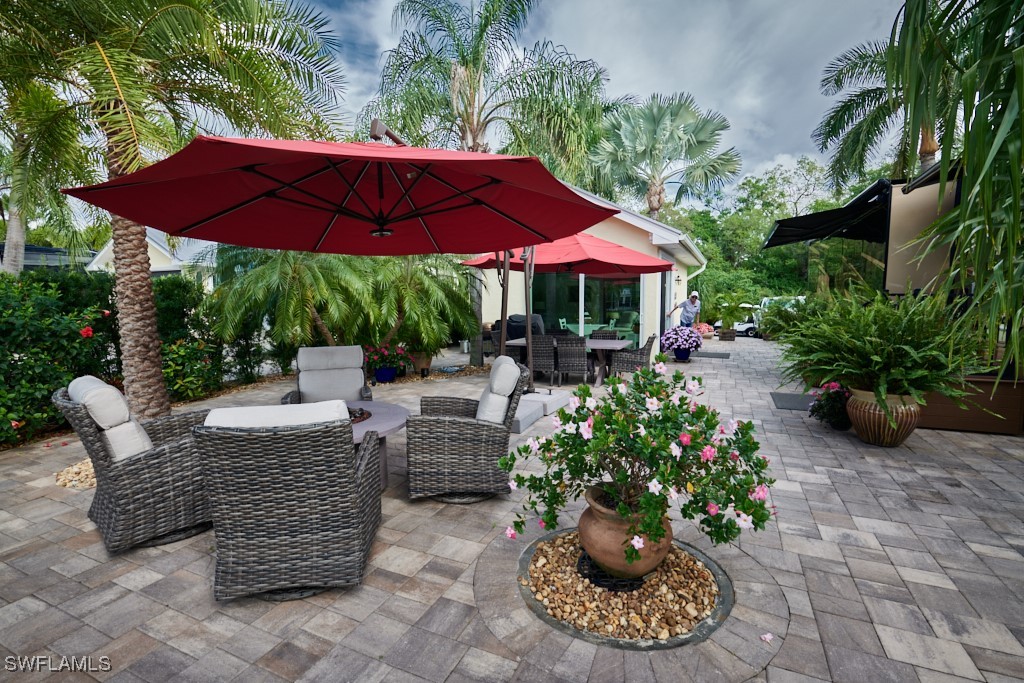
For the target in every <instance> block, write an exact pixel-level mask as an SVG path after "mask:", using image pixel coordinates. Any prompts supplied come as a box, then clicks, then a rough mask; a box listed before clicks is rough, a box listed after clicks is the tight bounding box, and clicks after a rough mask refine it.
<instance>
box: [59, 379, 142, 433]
mask: <svg viewBox="0 0 1024 683" xmlns="http://www.w3.org/2000/svg"><path fill="white" fill-rule="evenodd" d="M68 396H69V397H71V400H72V401H74V402H75V403H80V404H82V405H83V406H85V409H86V410H87V411H89V416H90V417H91V418H92V419H93V421H94V422H96V424H97V425H99V427H100V429H110V428H111V427H116V426H118V425H120V424H124V423H125V422H127V421H128V420H129V419H130V418H131V415H129V413H128V402H127V401H125V400H124V395H122V394H121V392H120V391H118V390H117V387H112V386H110V385H109V384H107V383H106V382H104V381H103V380H101V379H99V378H98V377H93V376H92V375H85V376H84V377H79V378H78V379H75V380H73V381H72V382H71V384H69V385H68Z"/></svg>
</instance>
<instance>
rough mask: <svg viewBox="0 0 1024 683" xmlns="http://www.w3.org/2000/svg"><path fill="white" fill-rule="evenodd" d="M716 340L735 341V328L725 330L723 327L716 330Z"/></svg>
mask: <svg viewBox="0 0 1024 683" xmlns="http://www.w3.org/2000/svg"><path fill="white" fill-rule="evenodd" d="M718 341H736V330H734V329H733V330H727V329H725V328H724V327H723V328H722V329H720V330H719V331H718Z"/></svg>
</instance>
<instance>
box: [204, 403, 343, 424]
mask: <svg viewBox="0 0 1024 683" xmlns="http://www.w3.org/2000/svg"><path fill="white" fill-rule="evenodd" d="M347 419H349V416H348V407H347V406H346V405H345V402H344V401H321V402H320V403H295V404H292V405H283V406H249V407H243V408H216V409H214V410H211V411H210V414H209V415H207V416H206V421H205V422H204V423H203V424H204V425H206V426H207V427H290V426H294V425H305V424H314V423H317V422H334V421H336V420H347Z"/></svg>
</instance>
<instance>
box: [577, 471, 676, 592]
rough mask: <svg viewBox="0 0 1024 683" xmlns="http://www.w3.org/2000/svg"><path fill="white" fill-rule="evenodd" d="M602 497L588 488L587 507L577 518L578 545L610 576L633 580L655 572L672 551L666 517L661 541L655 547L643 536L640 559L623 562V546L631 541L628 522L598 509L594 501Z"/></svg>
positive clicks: (595, 490)
mask: <svg viewBox="0 0 1024 683" xmlns="http://www.w3.org/2000/svg"><path fill="white" fill-rule="evenodd" d="M601 494H602V491H601V488H600V487H599V486H591V487H590V488H588V489H587V491H586V494H585V495H586V499H587V503H588V504H589V507H588V508H587V509H586V510H584V511H583V514H582V515H581V516H580V524H579V534H580V545H582V546H583V549H584V550H586V551H587V554H588V555H590V558H591V559H592V560H593V561H594V563H595V564H597V566H599V567H600V568H601V569H603V570H605V571H606V572H608V573H609V574H611V575H612V576H618V577H620V578H626V579H634V578H637V577H640V576H643V575H644V574H649V573H650V572H652V571H654V568H655V567H657V566H658V565H659V564H661V562H662V560H664V559H665V557H666V556H667V555H668V551H669V550H670V549H671V548H672V525H671V524H670V523H669V521H668V517H667V516H666V517H664V518H663V519H662V521H661V525H662V527H664V529H665V535H664V536H663V537H662V538H661V540H660V541H658V542H657V543H654V542H652V541H651V540H650V539H649V538H647V536H642V537H641V538H642V539H643V541H644V547H643V548H641V549H640V559H639V560H637V561H635V562H633V563H629V562H626V546H627V545H628V544H629V542H630V540H631V539H632V536H630V535H629V533H628V530H629V522H627V521H626V520H625V519H623V518H622V517H621V516H620V515H619V513H618V512H616V511H615V510H613V509H611V508H607V507H605V506H604V505H601V503H599V502H598V501H597V498H598V497H599V496H601Z"/></svg>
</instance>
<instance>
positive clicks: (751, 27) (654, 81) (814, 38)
mask: <svg viewBox="0 0 1024 683" xmlns="http://www.w3.org/2000/svg"><path fill="white" fill-rule="evenodd" d="M315 2H317V4H318V5H319V6H320V7H321V8H322V9H323V10H324V11H325V12H326V13H327V14H328V15H329V16H330V17H331V19H332V21H333V26H334V29H335V31H336V32H337V33H338V35H339V36H340V37H341V39H342V41H343V51H342V58H343V60H344V64H345V71H346V75H347V79H348V88H347V92H346V109H347V110H348V111H349V117H348V118H349V120H350V121H351V120H352V118H354V112H356V111H358V110H359V108H360V107H362V105H363V104H364V103H365V102H366V100H367V99H369V98H370V96H371V95H372V93H373V92H374V91H375V90H376V88H377V87H378V85H379V79H380V69H381V66H382V64H383V60H382V57H381V55H382V53H383V52H384V51H385V50H388V49H389V48H391V47H393V46H394V45H395V44H396V43H397V38H398V34H397V33H396V32H394V31H392V29H391V11H392V8H393V6H394V0H315ZM901 5H902V1H901V0H856V1H855V2H850V1H849V0H547V2H545V3H544V4H542V5H541V6H540V7H539V8H538V9H537V10H536V11H535V13H534V14H533V16H532V17H531V19H530V23H529V26H528V27H527V30H526V33H525V35H524V37H523V43H524V45H532V44H533V43H534V42H536V41H538V40H542V39H548V40H551V41H552V42H554V43H556V44H561V45H565V46H566V47H567V48H568V49H569V50H570V51H571V52H574V53H575V54H576V55H577V56H578V57H580V58H586V59H594V60H596V61H597V62H598V63H599V64H601V65H602V66H603V67H604V68H605V69H606V70H607V71H608V75H609V78H610V80H609V82H608V91H609V94H610V95H612V96H618V95H624V94H627V93H631V94H633V95H636V96H638V97H640V98H646V97H647V96H648V95H650V94H651V93H654V92H662V93H672V92H679V91H686V92H690V93H691V94H693V96H694V98H695V99H696V101H697V104H698V106H700V107H701V108H704V109H713V110H717V111H719V112H721V113H722V114H724V115H725V116H726V118H728V119H729V121H730V123H731V124H732V130H730V131H729V132H728V133H727V134H726V136H725V138H724V141H725V145H726V146H735V147H736V148H737V150H738V151H739V153H740V155H741V156H742V157H743V167H744V168H743V173H744V174H747V173H754V174H756V173H759V172H761V171H763V170H766V169H767V168H769V167H771V166H772V165H774V164H775V163H786V162H788V161H791V160H792V159H795V158H796V157H798V156H800V155H801V154H809V155H812V156H819V155H818V154H817V150H816V149H815V147H814V145H813V143H812V142H811V137H810V136H811V131H812V130H813V129H814V127H815V126H816V125H817V123H818V121H819V120H820V119H821V116H822V114H823V113H824V112H825V111H826V110H827V109H828V107H829V105H830V100H829V99H828V98H825V97H823V96H822V95H820V94H819V92H818V81H819V80H820V77H821V71H822V69H823V67H824V66H825V65H826V64H827V63H828V62H829V60H831V59H832V58H834V57H835V56H837V55H838V54H840V53H841V52H842V51H844V50H846V49H847V48H850V47H852V46H854V45H856V44H858V43H861V42H864V41H867V40H874V39H881V38H887V37H888V35H889V31H890V30H891V28H892V22H893V20H894V19H895V17H896V14H897V12H898V11H899V9H900V6H901Z"/></svg>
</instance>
